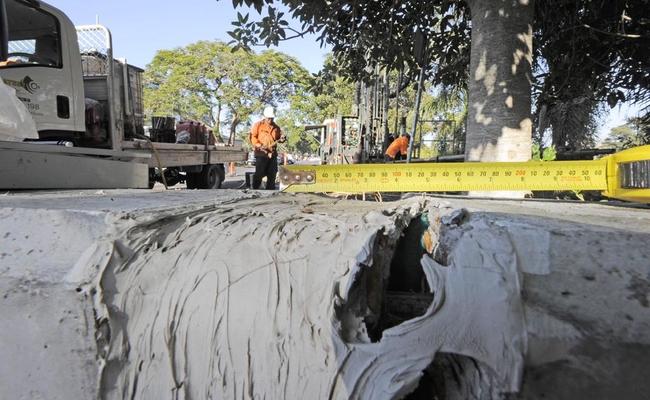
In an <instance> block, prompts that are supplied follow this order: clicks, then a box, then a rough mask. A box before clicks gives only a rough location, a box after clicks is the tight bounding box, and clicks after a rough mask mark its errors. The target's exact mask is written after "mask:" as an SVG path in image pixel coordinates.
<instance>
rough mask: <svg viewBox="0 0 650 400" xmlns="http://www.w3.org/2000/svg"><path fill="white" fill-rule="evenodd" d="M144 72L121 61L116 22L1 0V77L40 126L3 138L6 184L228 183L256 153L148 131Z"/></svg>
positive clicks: (24, 0) (1, 182)
mask: <svg viewBox="0 0 650 400" xmlns="http://www.w3.org/2000/svg"><path fill="white" fill-rule="evenodd" d="M142 73H143V70H142V69H140V68H137V67H135V66H132V65H129V64H128V62H127V61H126V60H124V59H116V58H114V57H113V44H112V37H111V32H110V31H109V30H108V29H107V28H106V27H104V26H101V25H85V26H79V27H75V26H74V24H73V23H72V22H71V21H70V19H69V18H68V17H67V16H66V14H65V13H64V12H62V11H60V10H59V9H57V8H55V7H53V6H51V5H49V4H47V3H45V2H43V1H36V0H0V80H2V81H3V82H4V84H6V85H8V86H9V87H11V88H13V90H14V91H15V93H16V97H17V98H18V99H20V101H21V102H22V104H24V106H25V107H26V109H27V110H28V111H29V114H30V117H31V118H32V119H33V122H34V124H35V126H36V130H37V137H35V138H28V139H26V140H25V141H9V140H0V168H1V169H2V171H3V173H2V174H1V175H0V189H94V188H102V189H104V188H147V187H151V186H152V184H153V183H154V182H155V181H163V180H165V179H164V177H165V176H167V177H173V181H174V182H183V181H185V182H186V183H187V185H188V188H198V189H206V188H218V187H220V186H221V182H222V181H223V180H224V178H225V168H224V164H225V163H230V162H240V161H245V160H246V158H247V152H246V151H245V150H244V149H242V146H241V145H238V144H231V145H228V144H223V143H216V142H215V141H213V140H210V138H209V136H208V133H207V132H206V133H205V136H204V137H203V138H202V139H201V140H195V141H194V143H192V142H190V143H168V142H169V141H167V143H166V142H161V141H157V138H156V137H153V138H152V137H148V136H146V135H145V130H144V110H143V108H144V107H143V79H142ZM26 136H27V135H26ZM194 136H195V135H193V137H194ZM5 137H8V136H7V135H5V136H3V135H2V132H0V138H5Z"/></svg>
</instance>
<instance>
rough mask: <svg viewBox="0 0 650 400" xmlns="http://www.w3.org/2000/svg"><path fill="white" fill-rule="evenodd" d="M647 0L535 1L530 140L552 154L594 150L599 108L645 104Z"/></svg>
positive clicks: (648, 91) (649, 93)
mask: <svg viewBox="0 0 650 400" xmlns="http://www.w3.org/2000/svg"><path fill="white" fill-rule="evenodd" d="M648 6H649V4H648V1H647V0H613V1H606V2H603V1H589V0H570V1H569V0H555V1H550V0H538V1H537V2H536V10H535V49H536V51H535V68H534V70H535V75H536V84H535V90H534V98H535V103H536V107H535V127H536V128H535V131H536V134H535V137H536V141H537V142H541V141H542V139H543V137H544V135H545V133H546V132H547V130H548V129H550V131H552V135H551V137H552V141H553V144H555V145H556V146H558V147H569V148H580V147H583V146H585V145H590V144H592V143H593V133H594V131H595V129H594V128H593V125H595V124H596V123H598V117H599V114H601V112H602V110H603V104H607V105H609V107H610V108H613V107H614V106H616V104H617V103H618V102H620V101H629V102H633V103H634V102H636V103H639V104H645V105H646V113H647V111H648V108H647V105H649V104H650V74H648V72H647V71H648V69H649V68H650V58H649V57H648V56H647V49H648V47H650V34H649V33H650V32H649V29H648V26H649V25H648V16H649V15H648V9H649V8H648Z"/></svg>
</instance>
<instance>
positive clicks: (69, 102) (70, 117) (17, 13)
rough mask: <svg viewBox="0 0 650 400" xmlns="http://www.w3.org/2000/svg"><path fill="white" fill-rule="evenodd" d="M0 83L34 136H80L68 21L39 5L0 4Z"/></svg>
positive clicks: (77, 75)
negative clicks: (12, 93)
mask: <svg viewBox="0 0 650 400" xmlns="http://www.w3.org/2000/svg"><path fill="white" fill-rule="evenodd" d="M0 8H2V9H3V10H2V11H0V15H2V16H4V18H3V19H4V20H3V21H0V25H1V26H2V28H3V29H1V30H2V31H3V32H4V34H3V35H1V36H2V37H1V38H0V40H2V44H0V49H3V50H4V51H3V53H5V54H0V77H2V79H3V81H4V82H5V83H6V84H7V85H9V86H11V87H13V88H14V89H15V90H16V95H17V96H18V98H19V99H20V100H21V101H22V102H23V103H24V104H25V106H26V107H27V109H28V110H29V112H30V113H31V115H32V118H33V119H34V122H35V123H36V127H37V129H38V132H39V136H40V137H42V138H47V137H72V136H75V135H77V136H81V135H83V133H84V132H85V130H86V127H85V120H84V108H85V105H84V88H83V78H82V72H81V62H80V58H79V46H78V44H77V34H76V30H75V27H74V25H73V24H72V22H71V21H70V19H69V18H68V17H67V16H66V15H65V14H64V13H63V12H61V11H59V10H58V9H56V8H54V7H52V6H49V5H47V4H44V3H41V2H38V1H25V0H0Z"/></svg>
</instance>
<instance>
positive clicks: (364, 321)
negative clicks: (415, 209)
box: [336, 216, 433, 343]
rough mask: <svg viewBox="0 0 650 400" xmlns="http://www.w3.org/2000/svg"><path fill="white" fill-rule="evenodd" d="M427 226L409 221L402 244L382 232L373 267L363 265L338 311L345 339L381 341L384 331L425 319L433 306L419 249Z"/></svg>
mask: <svg viewBox="0 0 650 400" xmlns="http://www.w3.org/2000/svg"><path fill="white" fill-rule="evenodd" d="M427 227H428V225H427V223H426V220H424V219H422V218H421V217H420V216H417V217H415V218H414V219H412V220H411V221H410V223H409V224H408V226H407V227H406V228H405V229H404V234H403V235H402V236H401V238H400V239H399V240H395V239H390V238H389V237H388V236H386V235H384V234H383V232H378V234H377V237H376V239H375V242H374V243H373V247H372V254H373V256H372V265H371V266H363V267H362V268H361V269H360V270H359V272H358V274H357V276H355V277H354V282H353V284H352V287H351V288H350V291H349V293H348V301H347V302H346V303H345V304H343V305H341V306H340V307H337V308H336V316H337V319H338V320H339V321H340V322H341V336H342V338H343V339H344V340H345V341H347V342H350V343H355V342H356V343H358V342H368V341H371V342H378V341H379V340H381V337H382V334H383V332H384V330H386V329H388V328H391V327H393V326H396V325H399V324H401V323H402V322H404V321H407V320H409V319H413V318H416V317H419V316H421V315H423V314H424V313H425V312H426V310H427V308H428V307H429V306H430V305H431V302H432V301H433V294H432V293H431V290H430V288H429V285H428V283H427V280H426V277H425V275H424V272H423V271H422V266H421V264H420V260H421V258H422V256H423V255H424V253H425V251H424V249H423V248H422V246H421V244H420V240H421V238H422V234H423V233H424V231H426V229H427Z"/></svg>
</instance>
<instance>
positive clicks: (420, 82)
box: [406, 65, 424, 163]
mask: <svg viewBox="0 0 650 400" xmlns="http://www.w3.org/2000/svg"><path fill="white" fill-rule="evenodd" d="M423 86H424V65H423V66H422V67H421V68H420V78H419V79H418V94H417V96H416V97H415V118H413V130H412V132H411V140H409V150H408V153H406V162H407V163H410V162H411V153H412V152H413V142H415V132H416V130H417V127H418V119H419V117H420V102H421V100H422V87H423Z"/></svg>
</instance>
